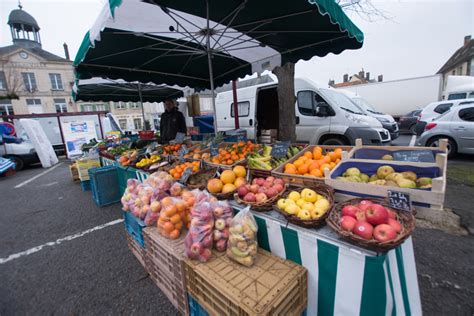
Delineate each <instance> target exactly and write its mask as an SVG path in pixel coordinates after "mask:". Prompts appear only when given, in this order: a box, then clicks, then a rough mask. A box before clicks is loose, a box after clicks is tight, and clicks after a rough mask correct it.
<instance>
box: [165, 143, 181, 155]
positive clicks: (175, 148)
mask: <svg viewBox="0 0 474 316" xmlns="http://www.w3.org/2000/svg"><path fill="white" fill-rule="evenodd" d="M181 146H183V144H173V145H171V144H170V145H165V146H163V155H172V156H177V155H179V150H180V149H181Z"/></svg>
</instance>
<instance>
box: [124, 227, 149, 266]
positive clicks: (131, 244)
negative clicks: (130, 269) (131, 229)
mask: <svg viewBox="0 0 474 316" xmlns="http://www.w3.org/2000/svg"><path fill="white" fill-rule="evenodd" d="M126 238H127V246H128V248H129V249H130V251H131V252H132V253H133V255H134V256H135V257H136V258H137V259H138V261H139V262H140V264H141V265H142V266H143V268H145V270H146V265H145V257H146V252H145V249H144V248H143V247H141V246H140V245H139V244H138V242H137V241H136V240H135V239H134V238H133V237H132V236H130V235H129V234H126Z"/></svg>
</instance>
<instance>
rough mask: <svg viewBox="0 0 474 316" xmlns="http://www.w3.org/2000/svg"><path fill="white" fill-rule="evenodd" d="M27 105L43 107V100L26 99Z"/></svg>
mask: <svg viewBox="0 0 474 316" xmlns="http://www.w3.org/2000/svg"><path fill="white" fill-rule="evenodd" d="M26 105H33V106H34V105H41V99H26Z"/></svg>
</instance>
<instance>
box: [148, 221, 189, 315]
mask: <svg viewBox="0 0 474 316" xmlns="http://www.w3.org/2000/svg"><path fill="white" fill-rule="evenodd" d="M184 236H185V233H184V232H183V233H182V234H181V237H180V238H178V239H176V240H171V239H168V238H166V237H164V236H162V235H161V234H160V233H159V232H158V230H157V228H156V227H147V228H145V229H144V230H143V237H144V240H145V249H146V252H147V255H146V256H145V264H146V270H147V271H148V273H149V274H150V277H151V279H152V280H153V282H155V284H156V285H157V286H158V287H159V288H160V290H161V291H162V292H163V293H164V294H165V295H166V297H167V298H168V299H169V300H170V301H171V303H172V304H173V305H174V307H176V309H177V310H178V311H179V312H180V313H181V314H183V315H189V310H188V301H187V296H186V284H185V279H184V267H183V260H184V257H185V256H184Z"/></svg>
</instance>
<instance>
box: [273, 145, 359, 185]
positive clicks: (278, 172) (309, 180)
mask: <svg viewBox="0 0 474 316" xmlns="http://www.w3.org/2000/svg"><path fill="white" fill-rule="evenodd" d="M314 147H321V148H322V149H323V154H325V153H326V152H327V151H332V150H334V149H336V148H342V150H343V155H344V152H349V151H350V150H351V149H352V146H334V145H309V146H308V147H306V148H304V149H303V150H302V151H300V152H299V153H298V154H297V155H295V156H293V157H292V158H291V159H289V160H288V161H286V162H285V163H283V164H281V165H280V166H278V167H277V168H275V169H274V170H272V172H271V173H272V176H274V177H278V178H282V179H284V180H286V182H288V183H290V184H291V185H295V186H312V185H314V184H317V183H320V182H324V177H322V178H316V177H308V176H302V175H296V174H286V173H284V170H285V165H286V164H287V163H293V162H295V161H296V160H297V159H298V158H299V157H301V156H303V155H304V153H305V152H307V151H309V152H313V148H314ZM336 166H337V165H336Z"/></svg>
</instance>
